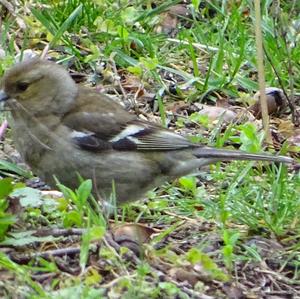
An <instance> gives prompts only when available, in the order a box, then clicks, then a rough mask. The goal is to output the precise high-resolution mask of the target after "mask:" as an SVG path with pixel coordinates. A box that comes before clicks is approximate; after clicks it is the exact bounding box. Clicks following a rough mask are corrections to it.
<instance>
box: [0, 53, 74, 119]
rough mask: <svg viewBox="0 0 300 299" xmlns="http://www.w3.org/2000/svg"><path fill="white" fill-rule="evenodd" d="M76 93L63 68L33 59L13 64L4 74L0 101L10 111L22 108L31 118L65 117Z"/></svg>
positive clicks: (70, 79) (72, 82)
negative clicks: (41, 114) (61, 114)
mask: <svg viewBox="0 0 300 299" xmlns="http://www.w3.org/2000/svg"><path fill="white" fill-rule="evenodd" d="M77 90H78V89H77V86H76V83H75V82H74V81H73V80H72V78H71V77H70V75H69V73H68V72H67V71H66V70H65V69H64V68H62V67H61V66H59V65H57V64H55V63H53V62H50V61H46V60H40V59H37V58H35V59H30V60H27V61H24V62H21V63H18V64H16V65H15V66H13V67H12V68H11V69H10V70H8V71H7V72H6V73H5V74H4V77H3V79H2V90H1V91H0V101H5V102H7V103H8V105H9V106H10V107H11V108H12V109H16V108H20V107H23V108H24V109H26V110H28V111H30V112H31V113H32V114H33V115H35V114H40V113H43V114H47V113H54V114H56V113H64V112H65V111H67V110H68V109H69V107H70V105H71V104H72V102H73V101H74V98H75V97H76V95H77Z"/></svg>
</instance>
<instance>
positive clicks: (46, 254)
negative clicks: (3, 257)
mask: <svg viewBox="0 0 300 299" xmlns="http://www.w3.org/2000/svg"><path fill="white" fill-rule="evenodd" d="M97 247H98V246H97V245H95V244H91V245H90V248H89V250H93V251H94V250H96V249H97ZM78 253H80V247H66V248H61V249H54V250H47V251H43V252H36V253H28V254H15V253H11V254H9V257H10V259H11V260H12V261H14V262H16V263H19V264H23V263H28V262H29V261H30V260H31V259H36V258H39V257H41V258H44V259H49V258H51V257H55V256H64V255H73V254H78Z"/></svg>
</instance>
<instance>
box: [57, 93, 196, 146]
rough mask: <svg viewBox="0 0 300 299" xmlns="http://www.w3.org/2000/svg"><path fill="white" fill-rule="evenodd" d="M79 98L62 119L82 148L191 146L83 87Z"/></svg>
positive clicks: (184, 140)
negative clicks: (97, 101) (83, 93)
mask: <svg viewBox="0 0 300 299" xmlns="http://www.w3.org/2000/svg"><path fill="white" fill-rule="evenodd" d="M95 97H96V100H99V104H98V105H95ZM79 100H80V101H79V102H78V103H77V106H76V107H74V109H73V110H72V111H70V112H69V113H68V114H67V115H65V116H64V117H63V120H62V121H63V124H64V125H65V126H67V127H69V128H70V129H71V134H72V135H71V137H72V139H73V140H74V142H75V143H76V144H77V145H78V146H80V147H81V148H82V149H85V150H91V151H101V150H106V149H115V150H125V151H126V150H143V151H152V150H155V151H159V150H161V151H164V150H177V149H183V148H188V147H192V146H193V145H192V144H191V143H190V142H189V141H188V140H187V139H185V138H184V137H182V136H180V135H178V134H176V133H174V132H172V131H170V130H167V129H164V128H162V127H160V126H159V125H155V124H151V123H149V122H145V121H142V120H138V119H137V117H136V116H135V115H132V114H130V113H128V112H127V111H126V110H124V109H123V108H122V107H121V106H120V105H119V104H117V103H115V102H114V101H113V100H111V99H110V98H108V97H106V96H103V95H101V96H99V94H95V93H94V92H91V91H90V90H86V94H85V95H84V96H83V95H81V96H80V97H79Z"/></svg>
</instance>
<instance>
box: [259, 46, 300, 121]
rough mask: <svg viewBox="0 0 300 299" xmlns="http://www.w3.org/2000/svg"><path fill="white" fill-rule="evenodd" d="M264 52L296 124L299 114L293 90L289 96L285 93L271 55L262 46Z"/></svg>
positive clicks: (299, 117)
mask: <svg viewBox="0 0 300 299" xmlns="http://www.w3.org/2000/svg"><path fill="white" fill-rule="evenodd" d="M264 53H265V55H266V58H267V60H268V62H269V63H270V65H271V67H272V69H273V71H274V73H275V75H276V77H277V79H278V83H279V85H280V88H281V89H282V91H283V94H284V95H285V97H286V99H287V102H288V104H289V107H290V109H291V113H292V116H293V122H294V124H295V125H296V124H297V123H298V122H299V119H300V115H299V112H298V111H297V110H296V108H295V107H296V105H295V101H294V95H293V92H292V95H291V97H289V96H288V95H287V92H286V90H285V87H284V84H283V82H282V80H281V77H280V75H279V73H278V71H277V69H276V67H275V65H274V63H273V61H272V59H271V57H270V55H269V53H268V51H267V49H266V48H265V47H264Z"/></svg>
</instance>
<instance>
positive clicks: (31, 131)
mask: <svg viewBox="0 0 300 299" xmlns="http://www.w3.org/2000/svg"><path fill="white" fill-rule="evenodd" d="M2 86H3V90H1V91H0V101H5V102H6V104H7V105H8V106H9V107H10V109H11V113H12V118H13V124H12V131H13V138H14V142H15V145H16V147H17V150H18V151H19V152H20V153H21V156H22V157H23V158H24V160H25V162H26V163H27V164H28V165H29V166H30V167H31V169H32V171H33V172H34V173H35V174H37V175H38V176H39V177H40V178H41V179H42V180H44V181H45V182H46V183H47V184H49V185H50V186H54V185H55V184H56V182H55V180H54V178H53V176H54V175H55V176H56V177H57V178H58V180H59V181H60V182H61V183H62V184H65V185H67V186H69V187H72V188H75V187H77V185H78V174H79V175H80V176H81V177H83V178H90V179H92V181H93V186H94V192H95V193H96V194H100V195H101V197H103V198H104V199H106V200H107V199H108V198H109V197H110V195H111V192H112V184H113V182H114V185H115V192H116V198H117V202H118V203H124V202H126V201H133V200H137V199H139V198H141V197H143V195H144V194H145V193H146V192H147V191H148V190H151V189H153V188H154V187H157V186H159V185H160V184H162V183H163V182H165V181H168V180H172V179H175V178H177V177H180V176H183V175H187V174H189V173H192V172H196V171H197V170H198V169H199V167H202V166H204V165H207V164H210V163H214V162H217V161H229V160H265V161H274V162H283V163H291V162H292V161H293V159H291V158H288V157H282V156H271V155H266V154H251V153H246V152H242V151H237V150H225V149H215V148H210V147H207V146H203V145H201V144H193V143H191V142H190V141H188V140H187V139H186V138H185V137H182V136H180V135H178V134H176V133H174V132H172V131H170V130H167V129H164V128H162V127H160V126H158V125H156V124H152V123H150V122H146V121H142V120H139V119H138V118H137V117H136V116H135V115H133V114H130V113H129V112H127V111H125V110H124V109H123V108H122V107H121V106H120V105H119V104H117V103H116V102H115V101H113V100H111V99H110V98H109V97H107V96H106V95H104V94H100V93H98V92H97V91H95V90H92V89H89V88H85V87H81V86H79V85H77V84H76V83H75V82H74V81H73V80H72V78H71V77H70V75H69V73H68V72H67V71H66V70H65V69H64V68H63V67H61V66H59V65H57V64H55V63H53V62H49V61H44V60H40V59H31V60H29V61H25V62H21V63H18V64H16V65H15V66H13V67H12V68H11V69H10V70H9V71H7V72H6V73H5V75H4V77H3V84H2Z"/></svg>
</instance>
